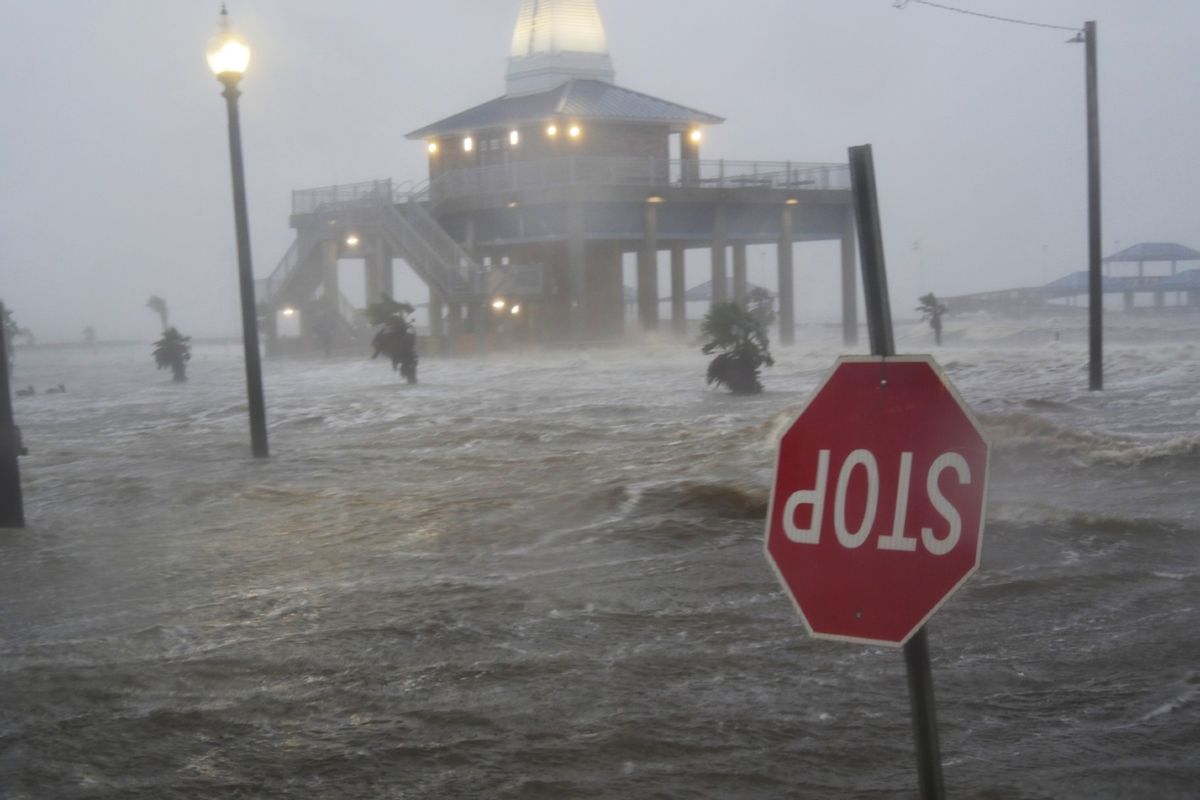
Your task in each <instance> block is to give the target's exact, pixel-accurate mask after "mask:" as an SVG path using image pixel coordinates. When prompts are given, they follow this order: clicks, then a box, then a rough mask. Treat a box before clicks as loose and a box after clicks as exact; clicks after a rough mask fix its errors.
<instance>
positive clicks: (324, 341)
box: [314, 239, 342, 355]
mask: <svg viewBox="0 0 1200 800" xmlns="http://www.w3.org/2000/svg"><path fill="white" fill-rule="evenodd" d="M338 245H339V243H338V240H337V239H329V240H327V241H325V242H323V243H322V244H321V247H322V250H321V285H322V287H324V292H323V295H322V297H321V310H320V311H318V312H317V319H316V320H314V322H315V323H316V325H315V327H314V331H315V332H316V338H317V346H318V347H319V348H320V349H322V350H324V351H325V353H326V355H328V354H329V350H330V348H331V347H332V346H333V345H334V343H335V342H336V341H337V335H338V327H339V326H338V315H339V313H340V310H339V308H338V300H339V299H340V298H341V296H342V291H341V288H340V286H339V285H338Z"/></svg>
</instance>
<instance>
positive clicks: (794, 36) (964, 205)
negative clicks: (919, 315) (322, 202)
mask: <svg viewBox="0 0 1200 800" xmlns="http://www.w3.org/2000/svg"><path fill="white" fill-rule="evenodd" d="M951 4H954V5H959V6H962V7H966V8H970V9H974V10H977V11H981V12H988V13H993V14H1001V15H1005V16H1013V17H1022V18H1027V19H1033V20H1039V21H1044V22H1049V23H1054V24H1061V25H1082V23H1083V21H1084V20H1087V19H1095V20H1097V21H1098V24H1099V37H1098V38H1099V42H1100V86H1101V125H1102V143H1103V159H1104V163H1103V169H1104V190H1105V215H1104V222H1105V229H1104V242H1105V249H1106V250H1108V251H1110V250H1112V249H1113V248H1114V247H1115V246H1116V243H1117V242H1120V243H1121V246H1128V245H1130V244H1133V243H1135V242H1139V241H1178V242H1181V243H1183V244H1187V245H1189V246H1192V247H1200V226H1198V225H1197V216H1198V215H1197V210H1198V209H1197V205H1198V204H1197V200H1196V187H1197V186H1198V185H1200V167H1198V166H1197V157H1196V153H1195V147H1196V143H1197V142H1198V141H1200V115H1198V114H1197V111H1196V110H1195V104H1196V100H1197V99H1198V98H1200V91H1197V89H1198V88H1200V86H1198V84H1200V47H1197V46H1196V43H1195V35H1196V31H1197V30H1200V2H1195V0H1140V1H1139V2H1134V0H957V2H953V3H951ZM597 5H598V6H599V9H600V12H601V14H602V16H603V18H604V22H605V26H606V29H607V32H608V38H609V45H610V48H611V51H612V55H613V59H614V61H615V64H616V68H617V82H618V83H620V84H621V85H624V86H627V87H629V88H632V89H637V90H639V91H643V92H647V93H649V94H653V95H658V96H660V97H664V98H666V99H669V100H672V101H676V102H679V103H683V104H685V105H690V106H694V107H696V108H700V109H703V110H705V111H710V112H712V113H715V114H719V115H721V116H724V117H726V119H727V122H726V123H725V124H724V125H723V126H720V127H718V128H715V129H713V130H712V131H710V134H709V136H708V137H707V139H706V143H705V152H704V157H705V158H726V159H735V160H755V159H757V160H781V161H782V160H789V159H790V160H794V161H844V160H845V157H846V148H847V146H849V145H854V144H862V143H871V144H873V145H874V147H875V157H876V169H877V176H878V181H879V189H880V194H881V199H882V215H883V228H884V234H885V237H886V240H887V241H886V244H887V257H888V266H889V270H890V281H891V287H892V297H893V304H894V307H895V308H896V311H897V313H903V312H905V311H907V310H908V309H909V308H910V307H911V305H912V304H913V301H914V300H915V297H916V295H917V294H918V293H919V292H920V291H927V290H930V289H932V290H934V291H937V292H938V293H939V294H947V295H950V294H956V293H960V292H965V291H974V290H982V289H989V288H1004V287H1009V286H1018V285H1028V284H1035V283H1040V282H1043V281H1045V280H1048V279H1050V278H1054V277H1057V276H1059V275H1061V274H1063V273H1066V272H1069V271H1073V270H1078V269H1083V268H1084V264H1085V260H1086V230H1085V225H1086V186H1085V161H1084V143H1085V138H1084V68H1083V63H1084V52H1083V48H1082V46H1080V45H1067V44H1065V43H1064V42H1065V40H1066V39H1067V38H1069V36H1070V34H1069V33H1067V32H1064V31H1054V30H1042V29H1037V28H1030V27H1023V26H1016V25H1008V24H1001V23H998V22H990V21H986V20H981V19H976V18H971V17H967V16H962V15H958V14H952V13H948V12H944V11H939V10H936V9H933V8H929V7H926V6H921V5H917V4H911V5H910V6H909V7H908V8H907V9H905V10H898V9H895V8H893V4H892V0H739V2H736V3H733V2H717V0H598V3H597ZM518 6H519V2H518V0H437V2H432V3H416V2H403V1H402V0H344V2H331V0H231V2H230V12H231V15H232V17H233V20H234V23H235V25H236V26H237V28H238V29H239V30H240V31H241V32H242V33H243V34H244V35H246V36H247V38H248V39H249V40H250V43H251V46H252V48H253V50H254V56H253V61H252V63H251V70H250V72H249V73H248V74H247V77H246V78H245V80H244V81H243V86H242V88H243V91H244V96H243V98H242V106H241V108H242V115H243V135H244V146H245V156H246V165H247V172H248V192H249V203H250V222H251V235H252V240H253V248H254V262H255V271H256V273H257V274H258V276H260V277H262V276H265V275H266V274H267V273H268V272H269V271H270V270H271V268H272V267H273V266H274V265H275V263H276V262H277V261H278V259H279V258H280V256H281V255H282V254H283V252H284V251H285V250H286V248H287V246H288V244H289V243H290V240H291V235H292V232H291V230H290V229H289V228H288V224H287V215H288V209H289V203H290V194H289V193H290V191H291V190H292V189H294V188H303V187H308V186H318V185H326V184H333V183H349V182H355V181H361V180H370V179H374V178H384V177H392V178H395V179H397V180H404V179H413V178H420V177H422V176H423V173H424V170H425V164H424V157H425V156H424V152H423V149H422V145H421V144H420V143H416V142H409V141H407V140H406V139H404V138H403V137H404V134H405V133H406V132H408V131H410V130H413V129H415V128H418V127H420V126H422V125H424V124H427V123H429V122H432V121H435V120H437V119H440V118H441V117H443V116H446V115H449V114H451V113H454V112H456V111H460V110H463V109H465V108H468V107H470V106H473V105H475V104H477V103H480V102H483V101H485V100H489V99H491V98H493V97H495V96H498V95H500V94H502V93H503V87H504V82H503V76H504V68H505V57H506V56H507V51H508V46H509V43H510V37H511V34H512V28H513V24H514V22H515V19H516V12H517V7H518ZM218 9H219V3H218V2H215V1H214V2H210V1H209V0H169V1H168V0H74V1H70V0H37V2H31V1H30V0H22V1H21V2H17V1H15V0H0V11H3V19H4V25H3V28H2V29H0V59H3V63H2V64H0V66H2V68H3V74H4V78H3V82H2V84H0V103H2V106H3V108H4V109H5V124H4V126H3V130H2V132H0V137H2V142H3V146H2V147H0V298H3V299H4V301H5V302H6V303H8V304H9V305H10V306H11V307H12V308H14V309H15V312H16V314H17V317H18V319H19V321H21V322H22V323H23V324H25V325H28V326H29V327H31V328H32V329H33V330H34V332H35V333H36V334H37V335H38V337H39V339H40V340H41V341H55V340H66V341H78V340H80V338H81V333H80V332H81V330H82V329H83V327H84V326H85V325H93V326H95V327H96V329H97V330H98V332H99V334H100V336H101V337H102V338H141V339H147V341H150V340H152V339H153V338H155V335H156V334H157V332H158V323H157V319H156V317H155V315H154V314H152V313H151V312H150V311H149V310H147V309H146V308H145V302H146V299H147V298H148V297H149V296H150V295H151V294H158V295H161V296H163V297H164V298H166V299H167V301H168V303H169V304H170V307H171V311H172V322H174V323H177V324H178V325H179V326H180V327H181V328H182V329H183V330H184V331H185V332H188V333H192V334H196V335H201V336H205V335H220V334H231V335H236V334H237V333H238V331H239V323H238V319H239V318H238V300H237V281H236V261H235V255H234V244H233V224H232V210H231V206H232V203H231V199H230V188H229V161H228V150H227V140H226V138H225V137H226V128H225V109H224V105H223V100H222V99H221V97H220V96H219V91H220V86H219V85H218V83H217V82H216V81H215V79H214V78H213V77H212V75H211V73H210V72H209V71H208V68H207V66H206V64H205V61H204V50H205V45H206V43H207V40H208V38H209V37H210V36H211V35H212V34H213V33H214V32H215V23H216V14H217V11H218ZM917 243H919V245H918V244H917ZM797 255H798V268H799V269H800V270H801V274H800V275H799V276H798V280H797V283H798V284H799V288H798V291H799V292H800V293H801V300H800V311H801V320H802V321H803V320H804V319H805V318H806V316H807V318H815V317H821V316H828V314H829V312H828V310H827V307H829V306H831V304H832V303H833V301H834V298H835V297H836V294H835V292H834V290H833V288H832V287H834V286H836V284H837V279H836V263H837V262H836V257H835V256H834V255H833V250H832V249H831V248H830V247H829V246H826V245H806V246H803V247H801V248H799V249H798V252H797ZM751 269H752V272H751V277H752V279H758V277H759V276H758V275H756V274H755V272H754V270H755V266H754V264H753V262H752V266H751ZM400 285H401V286H402V287H405V288H404V289H401V290H399V291H398V292H397V294H398V295H401V296H403V294H404V293H405V291H407V290H408V287H409V286H410V284H408V283H406V282H404V281H401V284H400ZM412 299H414V300H418V301H420V300H424V299H425V298H424V297H414V298H412Z"/></svg>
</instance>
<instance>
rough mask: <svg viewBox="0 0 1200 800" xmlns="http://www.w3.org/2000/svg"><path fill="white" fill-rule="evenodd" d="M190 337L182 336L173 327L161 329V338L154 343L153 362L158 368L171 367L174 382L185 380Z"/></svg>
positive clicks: (190, 349)
mask: <svg viewBox="0 0 1200 800" xmlns="http://www.w3.org/2000/svg"><path fill="white" fill-rule="evenodd" d="M191 341H192V337H190V336H184V335H183V334H181V333H180V332H179V331H177V330H175V329H174V328H167V329H166V330H165V331H163V335H162V338H161V339H159V340H158V341H157V342H155V343H154V362H155V363H156V364H157V365H158V368H159V369H167V368H168V367H169V368H170V369H171V375H172V379H173V380H175V381H176V382H180V381H186V380H187V362H188V361H189V360H190V359H191V357H192V346H191V345H190V344H189V342H191Z"/></svg>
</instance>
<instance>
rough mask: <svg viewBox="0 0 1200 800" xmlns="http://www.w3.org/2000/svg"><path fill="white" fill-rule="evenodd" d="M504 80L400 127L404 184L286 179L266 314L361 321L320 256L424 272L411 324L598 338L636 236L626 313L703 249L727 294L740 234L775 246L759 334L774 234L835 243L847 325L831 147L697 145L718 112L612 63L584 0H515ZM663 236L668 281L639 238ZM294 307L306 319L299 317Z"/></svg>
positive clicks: (842, 188) (652, 243)
mask: <svg viewBox="0 0 1200 800" xmlns="http://www.w3.org/2000/svg"><path fill="white" fill-rule="evenodd" d="M506 89H507V90H506V92H505V94H504V95H502V96H500V97H497V98H495V99H493V100H490V101H488V102H485V103H482V104H481V105H477V106H474V107H472V108H469V109H467V110H465V111H462V112H461V113H458V114H454V115H452V116H450V117H447V118H445V119H442V120H439V121H437V122H434V123H432V124H430V125H427V126H425V127H422V128H420V129H418V130H415V131H413V132H411V133H410V134H408V138H409V139H411V140H414V141H418V142H420V143H421V144H422V146H423V147H424V148H425V151H426V153H427V155H428V169H429V172H428V178H427V180H424V181H422V182H421V183H420V184H418V185H400V184H397V183H394V182H392V181H391V180H383V181H374V182H371V183H365V184H355V185H349V186H334V187H325V188H319V189H307V190H301V191H296V192H294V193H293V209H292V217H291V223H292V226H293V227H294V228H295V229H296V240H295V242H294V243H293V245H292V247H291V249H290V250H289V251H288V253H287V254H286V255H285V257H284V259H283V260H282V261H281V262H280V265H279V266H278V267H277V268H276V270H275V271H274V273H273V274H272V275H271V277H270V278H268V279H266V280H265V281H263V282H261V283H260V300H261V303H262V305H263V306H264V312H265V316H266V317H267V319H268V325H267V328H268V333H270V331H271V330H272V326H271V324H270V321H272V320H274V319H275V315H276V314H277V313H279V312H280V311H281V310H282V309H284V308H287V309H297V310H298V311H299V313H301V314H302V315H303V317H302V328H305V329H307V330H309V331H312V330H315V329H316V328H314V326H320V333H321V334H322V335H324V336H327V337H328V336H333V337H336V338H341V339H344V338H347V337H353V336H361V335H364V333H365V332H364V331H362V323H361V315H359V314H357V313H356V311H355V309H354V308H353V307H352V306H351V305H350V304H349V303H348V302H347V301H346V300H345V298H344V297H343V296H342V294H341V292H340V291H339V288H338V282H337V262H338V260H339V259H345V258H359V259H362V260H363V262H364V264H365V270H366V272H365V275H366V278H365V283H366V287H367V292H366V293H367V297H368V298H370V299H374V298H376V297H377V296H378V293H379V292H389V293H390V291H391V288H392V263H393V260H394V259H396V258H403V259H404V261H405V262H407V264H408V265H409V266H410V267H411V268H412V269H413V271H414V272H415V273H416V274H417V275H418V276H420V278H421V279H422V280H423V281H424V282H425V283H426V284H427V285H428V287H429V292H430V295H429V310H430V315H429V333H430V335H431V337H433V338H434V339H438V340H444V341H449V342H457V341H458V340H459V339H460V337H461V335H462V334H463V333H464V331H467V330H471V331H474V332H475V333H476V335H477V336H482V333H483V331H485V330H486V329H487V327H488V325H489V324H491V323H493V322H494V320H495V317H496V315H497V314H504V313H510V312H511V310H512V308H513V306H514V305H516V306H519V310H520V314H521V319H520V325H522V326H524V329H525V331H526V333H527V334H528V336H529V338H531V339H533V340H535V341H540V342H544V343H576V344H582V343H588V342H595V341H603V340H611V339H613V338H616V337H619V336H621V335H622V334H623V331H624V330H625V325H626V323H625V297H624V284H623V280H622V275H623V262H624V257H625V255H626V254H631V253H636V260H637V280H636V295H637V300H636V314H637V320H638V323H639V324H640V326H641V327H642V328H644V329H645V330H656V329H658V328H660V326H662V327H666V320H660V319H659V315H660V312H659V309H660V302H661V301H665V300H667V299H669V302H670V305H669V307H670V319H669V325H670V329H671V330H674V331H676V332H679V333H682V332H683V331H684V330H685V326H686V320H685V312H686V305H685V303H686V292H687V287H686V286H685V285H684V278H685V263H686V258H687V253H688V251H690V250H695V249H703V250H705V251H707V252H708V253H709V255H710V259H709V260H710V263H711V285H712V287H713V289H712V293H711V299H712V301H713V302H717V301H721V300H725V299H735V300H744V299H745V297H746V293H747V287H748V281H747V263H746V260H747V259H746V256H747V247H749V246H751V245H770V246H771V247H772V248H773V250H774V253H775V255H776V258H775V261H776V269H777V274H778V277H777V280H778V287H779V292H778V302H779V308H778V312H779V313H778V318H779V325H780V330H779V340H780V341H781V342H782V343H784V344H789V343H791V342H792V341H793V338H794V330H795V311H794V302H793V297H794V293H795V278H794V272H795V270H794V267H795V261H794V249H795V247H794V246H795V245H796V244H797V243H800V242H808V241H821V240H836V241H839V242H840V243H841V251H840V252H841V259H840V261H841V263H840V274H838V273H837V271H835V270H831V272H833V274H831V275H830V276H829V277H830V278H831V279H833V280H835V281H839V282H840V285H841V292H842V302H841V314H842V321H843V328H844V335H845V339H846V341H847V342H854V341H855V338H856V335H857V334H856V332H857V318H856V307H857V306H856V277H855V262H856V253H855V239H854V221H853V211H852V205H851V198H850V191H849V172H848V168H847V166H846V165H845V164H815V163H805V162H801V161H796V162H756V161H727V160H705V159H704V158H703V157H702V150H703V147H704V141H705V133H706V131H707V130H708V129H709V128H711V127H712V126H715V125H719V124H721V123H722V122H724V120H723V119H722V118H721V117H719V116H717V115H715V114H711V113H708V112H705V111H700V110H697V109H695V108H692V107H690V106H687V105H683V104H679V103H675V102H671V101H668V100H664V99H660V98H657V97H652V96H650V95H647V94H644V93H641V92H637V91H634V90H632V89H627V88H624V87H622V86H620V85H618V84H617V83H616V82H615V71H614V68H613V63H612V59H611V57H610V55H609V52H608V47H607V42H606V38H605V33H604V27H603V24H602V22H601V19H600V15H599V12H598V11H597V9H596V6H595V3H594V0H523V2H522V4H521V7H520V10H519V13H518V18H517V23H516V27H515V30H514V34H513V40H512V50H511V54H510V57H509V60H508V72H507V85H506ZM661 252H666V253H669V261H670V269H669V280H668V281H666V283H668V284H669V285H660V281H659V269H658V262H659V255H660V253H661ZM303 318H307V319H308V322H307V323H304V322H303Z"/></svg>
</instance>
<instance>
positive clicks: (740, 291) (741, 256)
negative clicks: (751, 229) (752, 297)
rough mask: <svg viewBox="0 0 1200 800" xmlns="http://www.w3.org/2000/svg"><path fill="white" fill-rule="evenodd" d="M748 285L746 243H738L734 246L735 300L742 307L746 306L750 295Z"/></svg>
mask: <svg viewBox="0 0 1200 800" xmlns="http://www.w3.org/2000/svg"><path fill="white" fill-rule="evenodd" d="M746 284H747V279H746V243H745V242H736V243H735V244H734V245H733V299H734V300H736V301H737V303H738V305H741V306H744V305H746V295H747V294H748V293H749V288H748V287H747V285H746Z"/></svg>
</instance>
